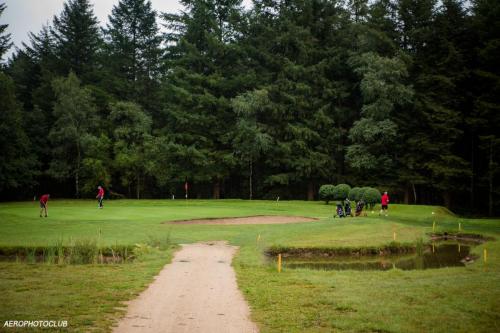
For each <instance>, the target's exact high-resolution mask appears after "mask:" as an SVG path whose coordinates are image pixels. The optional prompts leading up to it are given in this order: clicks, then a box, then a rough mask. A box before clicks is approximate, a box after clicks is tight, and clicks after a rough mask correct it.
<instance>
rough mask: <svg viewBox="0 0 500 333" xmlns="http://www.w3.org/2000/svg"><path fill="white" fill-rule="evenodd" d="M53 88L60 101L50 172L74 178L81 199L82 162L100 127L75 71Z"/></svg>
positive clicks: (55, 115)
mask: <svg viewBox="0 0 500 333" xmlns="http://www.w3.org/2000/svg"><path fill="white" fill-rule="evenodd" d="M52 86H53V89H54V92H55V94H56V98H57V100H56V103H55V105H54V111H53V115H54V119H55V122H54V126H53V127H52V129H51V131H50V133H49V140H50V142H51V144H52V153H53V155H54V157H55V158H54V159H53V160H52V162H51V164H50V169H49V173H50V174H51V175H52V177H54V178H55V179H68V178H72V179H74V181H75V195H76V197H79V196H80V186H81V184H80V174H81V169H82V161H83V159H84V157H85V151H86V148H87V144H88V143H89V142H91V141H92V140H93V139H92V136H93V134H94V133H93V130H94V129H95V128H96V127H97V115H96V109H95V105H94V102H93V99H92V96H91V95H90V92H89V90H88V88H85V87H81V86H80V80H79V79H78V78H77V77H76V75H75V74H74V73H73V72H71V73H70V74H69V75H68V77H67V78H58V79H56V80H54V82H53V84H52Z"/></svg>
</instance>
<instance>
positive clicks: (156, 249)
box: [0, 200, 500, 332]
mask: <svg viewBox="0 0 500 333" xmlns="http://www.w3.org/2000/svg"><path fill="white" fill-rule="evenodd" d="M37 204H38V203H37V202H13V203H1V204H0V249H1V251H2V261H1V262H0V291H1V293H2V302H0V322H2V323H4V322H5V321H7V320H40V319H44V320H56V321H60V320H67V321H68V325H67V327H66V328H61V329H60V331H64V332H67V331H70V332H89V331H92V332H109V331H111V330H112V329H113V327H114V326H116V324H117V322H118V321H119V320H120V318H122V317H123V316H124V315H125V313H126V310H127V304H126V303H125V302H126V301H130V300H133V299H135V298H136V297H137V296H138V295H139V294H140V293H141V292H142V291H144V290H145V289H146V288H147V286H148V285H149V284H151V283H152V282H153V279H154V277H155V276H156V275H157V274H158V273H159V272H160V271H161V270H162V268H163V267H164V266H165V265H167V264H169V263H170V262H171V260H172V257H173V255H174V254H175V253H176V251H179V250H180V248H181V245H180V244H192V243H199V242H215V241H227V242H228V244H230V245H232V246H236V247H238V249H237V251H236V255H235V257H234V259H233V260H232V263H231V265H232V267H233V268H234V271H235V272H236V279H237V285H238V288H239V290H240V291H241V293H242V294H243V296H244V299H245V300H246V302H247V303H248V304H249V307H250V309H251V316H250V317H251V320H252V321H253V322H254V323H255V324H256V325H257V327H258V329H259V331H260V332H497V331H499V329H500V327H499V326H500V243H499V242H498V239H499V238H500V220H498V219H467V218H462V217H460V216H456V215H454V214H453V213H452V212H450V211H448V210H446V209H444V208H442V207H436V206H417V205H397V204H393V205H391V207H390V210H389V214H388V216H384V215H382V216H379V214H378V209H379V207H377V206H375V207H374V208H373V210H371V209H368V210H367V216H361V217H354V218H353V217H346V218H343V219H339V218H334V217H333V216H334V205H332V204H330V205H326V204H325V203H324V202H318V201H315V202H307V201H280V202H275V201H248V200H111V201H107V202H106V203H105V208H104V209H100V210H99V209H96V205H95V201H90V200H52V201H51V202H50V204H49V216H48V217H47V218H45V217H43V218H40V217H39V216H38V205H37ZM377 208H378V209H377ZM246 216H299V217H309V218H314V219H315V220H312V219H311V220H310V221H309V222H303V223H291V224H238V225H231V224H230V223H226V224H184V223H178V222H171V221H186V220H190V219H200V218H210V219H212V218H228V217H246ZM316 219H317V220H316ZM433 229H434V230H433ZM445 233H446V234H447V235H450V236H453V235H456V234H458V235H462V236H463V237H476V238H479V240H480V241H478V242H475V243H474V244H473V245H470V253H469V254H468V257H467V260H468V262H467V264H464V265H461V266H456V267H440V268H428V269H409V270H406V269H400V268H398V267H397V265H395V266H393V267H389V268H388V269H383V270H377V269H364V270H363V269H361V270H360V269H356V268H349V267H347V269H331V270H330V269H316V268H314V267H312V266H304V267H300V266H299V267H298V268H297V267H294V268H292V266H291V265H290V267H287V262H289V261H290V260H292V259H291V258H289V257H288V256H287V252H289V253H292V252H294V251H295V252H301V251H302V252H304V253H307V252H315V253H324V254H325V253H330V254H332V253H333V254H334V255H333V257H335V254H336V253H343V254H345V253H351V254H352V253H358V254H359V253H372V252H373V249H376V251H378V253H377V254H372V255H371V257H372V258H375V259H378V258H387V260H388V262H391V260H392V259H391V258H392V257H391V255H390V253H388V250H390V251H389V252H391V251H392V252H398V249H402V250H404V251H405V252H406V251H410V250H411V249H417V252H418V251H419V250H418V249H419V248H420V251H422V252H424V253H427V252H429V251H430V252H432V251H434V246H433V245H432V244H433V243H435V246H436V249H439V244H440V243H441V242H439V241H437V240H436V239H434V240H433V239H432V235H444V234H445ZM57 247H60V248H64V249H66V252H64V251H63V252H64V253H65V254H64V255H63V257H62V258H61V256H59V257H58V255H57V254H56V252H54V251H53V252H51V251H49V250H47V249H51V248H52V249H53V248H57ZM77 248H80V249H82V248H83V249H84V250H85V249H87V252H88V249H89V248H95V249H97V251H98V252H97V253H99V254H100V256H101V260H99V258H98V257H99V256H95V255H94V257H93V260H91V261H90V262H88V263H78V262H77V261H75V262H73V261H72V260H71V258H68V252H67V249H73V250H74V249H77ZM120 248H121V249H123V248H125V249H126V250H125V253H126V254H123V250H122V252H120V253H122V254H121V257H119V255H116V258H115V253H114V251H111V252H112V258H114V259H116V260H104V261H103V260H102V256H103V254H102V253H109V251H110V250H109V249H120ZM127 249H128V250H127ZM431 249H432V250H431ZM117 251H118V250H117ZM370 251H371V252H370ZM437 251H438V252H439V250H437ZM459 251H460V248H459ZM462 251H463V248H462ZM81 252H82V253H83V252H84V251H83V250H82V251H81ZM277 252H280V254H281V253H283V259H282V267H281V271H279V270H278V266H277V260H276V259H277V258H276V257H275V253H277ZM410 252H411V251H410ZM72 253H76V250H74V252H72ZM406 255H409V256H412V255H414V254H412V253H410V254H406ZM107 256H108V257H109V255H107ZM325 258H326V259H325ZM329 258H330V256H328V257H326V255H323V258H320V259H317V260H318V261H325V260H330V259H329ZM302 259H303V260H305V259H307V260H309V259H313V258H302ZM354 260H356V259H354ZM372 260H373V259H372ZM424 268H425V267H424ZM163 301H164V302H170V301H171V300H169V299H164V300H163ZM0 330H1V331H6V329H5V328H0ZM22 330H23V329H20V328H17V329H16V331H22ZM39 330H40V331H43V329H42V328H40V329H39ZM26 331H30V332H32V331H37V329H33V328H30V329H26Z"/></svg>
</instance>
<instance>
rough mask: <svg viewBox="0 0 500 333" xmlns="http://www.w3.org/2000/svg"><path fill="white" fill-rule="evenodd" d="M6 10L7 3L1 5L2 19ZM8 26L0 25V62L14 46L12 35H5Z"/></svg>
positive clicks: (0, 13) (0, 14)
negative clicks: (11, 39)
mask: <svg viewBox="0 0 500 333" xmlns="http://www.w3.org/2000/svg"><path fill="white" fill-rule="evenodd" d="M5 8H7V6H5V3H0V17H1V16H2V13H3V11H4V10H5ZM8 26H9V25H8V24H0V61H1V60H2V58H3V56H4V54H5V53H6V52H7V51H8V50H9V49H10V47H11V46H12V42H11V41H10V36H11V34H6V33H5V30H7V28H8Z"/></svg>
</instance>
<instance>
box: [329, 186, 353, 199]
mask: <svg viewBox="0 0 500 333" xmlns="http://www.w3.org/2000/svg"><path fill="white" fill-rule="evenodd" d="M350 191H351V187H350V186H349V185H347V184H338V185H337V186H335V188H334V193H333V199H334V200H342V201H344V200H345V199H346V198H347V197H348V196H349V192H350Z"/></svg>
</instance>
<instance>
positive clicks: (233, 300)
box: [113, 242, 258, 333]
mask: <svg viewBox="0 0 500 333" xmlns="http://www.w3.org/2000/svg"><path fill="white" fill-rule="evenodd" d="M236 251H237V248H236V247H234V246H229V245H227V243H226V242H209V243H197V244H189V245H183V246H182V249H181V250H180V251H178V252H177V253H176V254H175V257H174V259H173V260H172V263H171V264H169V265H167V266H165V267H164V268H163V270H162V271H161V272H160V274H159V275H158V276H157V277H156V279H155V281H154V282H153V283H152V284H151V285H150V286H149V287H148V289H146V290H145V291H144V292H143V293H142V294H141V295H139V297H138V298H137V299H135V300H133V301H131V302H129V305H128V311H127V314H126V316H125V317H124V318H123V319H122V320H121V321H120V322H119V323H118V326H117V327H116V328H115V329H114V330H113V332H118V333H128V332H154V333H160V332H205V333H210V332H214V333H215V332H228V333H229V332H235V333H245V332H258V329H257V326H256V325H255V324H254V323H252V321H251V320H250V318H249V315H250V309H249V307H248V304H247V303H246V302H245V299H244V298H243V295H242V294H241V292H240V291H239V289H238V286H237V284H236V275H235V273H234V270H233V268H232V267H231V260H232V258H233V256H234V254H235V252H236Z"/></svg>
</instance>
